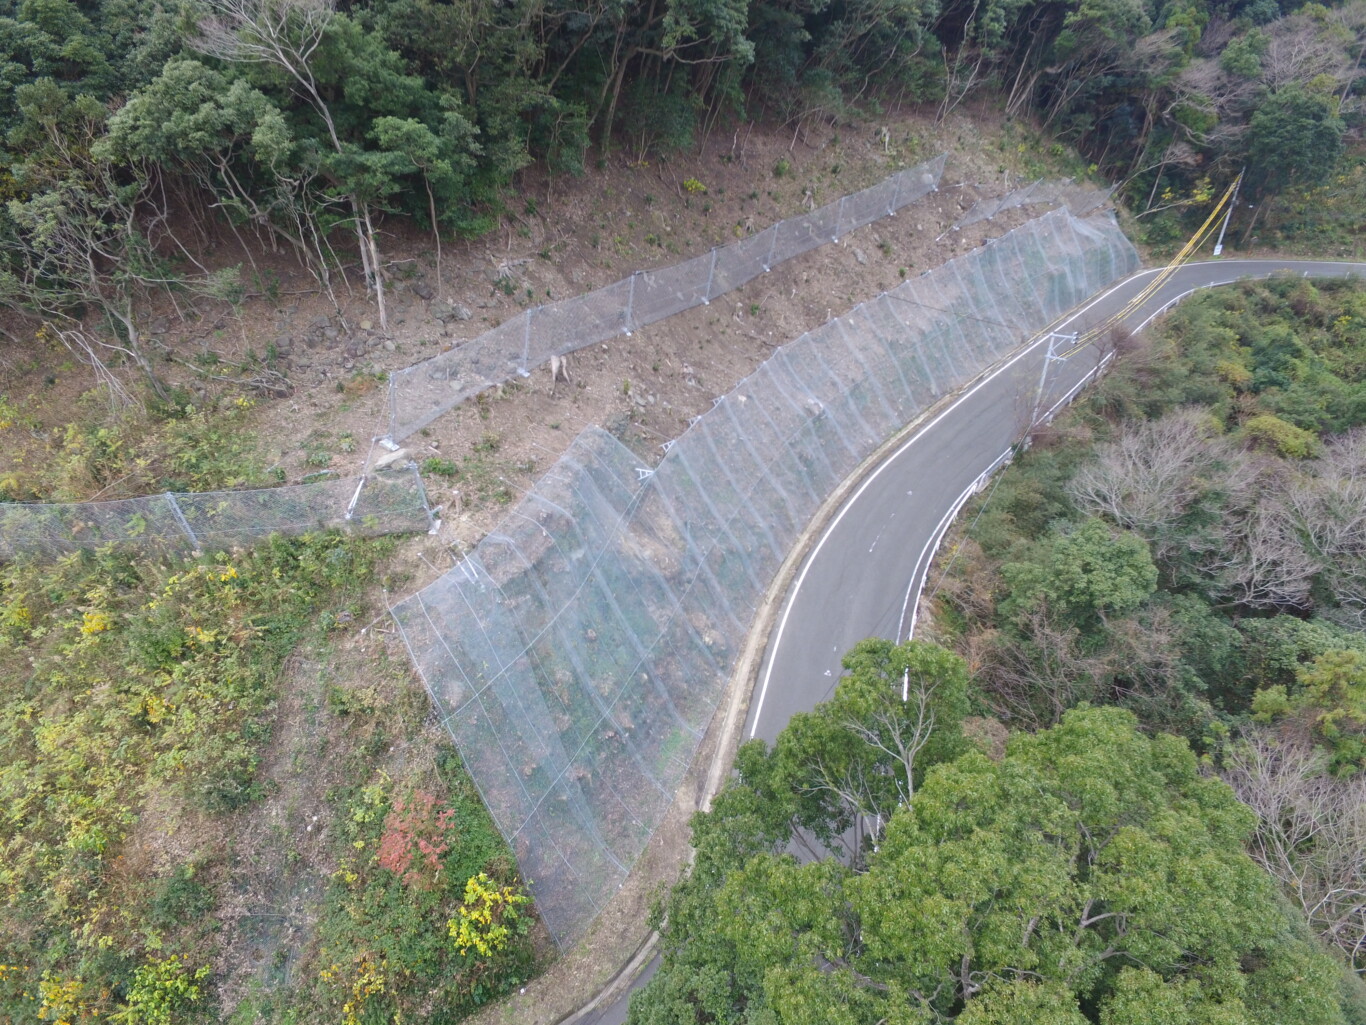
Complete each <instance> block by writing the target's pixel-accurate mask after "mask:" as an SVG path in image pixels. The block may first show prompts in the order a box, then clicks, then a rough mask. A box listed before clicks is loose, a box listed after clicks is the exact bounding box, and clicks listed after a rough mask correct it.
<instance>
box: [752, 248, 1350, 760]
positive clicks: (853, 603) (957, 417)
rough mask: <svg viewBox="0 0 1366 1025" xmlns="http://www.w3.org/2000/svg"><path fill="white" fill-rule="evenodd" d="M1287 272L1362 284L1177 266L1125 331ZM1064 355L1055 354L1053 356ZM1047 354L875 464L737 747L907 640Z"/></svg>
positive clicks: (814, 556)
mask: <svg viewBox="0 0 1366 1025" xmlns="http://www.w3.org/2000/svg"><path fill="white" fill-rule="evenodd" d="M1284 270H1289V271H1293V272H1295V273H1304V274H1306V275H1312V276H1320V277H1327V276H1344V275H1347V274H1358V275H1362V276H1366V264H1362V263H1326V262H1318V261H1309V260H1218V261H1210V262H1203V263H1189V264H1186V265H1185V266H1184V267H1182V268H1180V269H1179V270H1178V271H1177V272H1176V273H1175V274H1174V275H1172V277H1171V278H1170V279H1168V280H1167V282H1166V283H1165V284H1164V285H1163V286H1162V287H1161V288H1160V289H1159V290H1158V291H1157V292H1156V293H1154V294H1153V295H1152V296H1151V297H1150V298H1149V299H1148V300H1147V301H1146V302H1145V303H1144V304H1143V305H1142V306H1140V307H1139V308H1138V309H1137V310H1135V311H1133V313H1131V314H1130V315H1129V317H1128V318H1127V320H1126V323H1127V325H1128V326H1129V327H1130V328H1132V329H1134V330H1137V329H1138V328H1141V327H1143V326H1144V325H1146V324H1147V323H1148V322H1149V321H1150V320H1152V319H1153V318H1154V317H1155V316H1157V315H1158V314H1159V313H1161V312H1162V311H1163V310H1164V309H1166V308H1167V307H1169V306H1171V305H1172V304H1174V303H1175V302H1177V301H1178V300H1179V299H1181V298H1184V297H1185V296H1187V295H1189V294H1190V293H1191V292H1193V291H1195V290H1196V289H1199V288H1206V287H1211V286H1214V285H1221V284H1229V283H1230V282H1234V281H1237V280H1239V279H1241V278H1249V277H1266V276H1268V275H1270V274H1272V273H1274V272H1276V271H1284ZM1158 273H1159V272H1158V270H1148V271H1140V272H1139V273H1137V274H1135V275H1134V276H1133V277H1130V278H1126V279H1125V280H1124V281H1122V282H1120V283H1119V284H1118V285H1115V286H1113V287H1111V288H1110V289H1109V290H1108V291H1105V292H1102V293H1101V294H1100V295H1098V296H1096V297H1094V298H1093V299H1091V300H1090V301H1089V302H1088V303H1086V304H1085V305H1084V306H1082V307H1081V308H1080V309H1079V310H1077V311H1076V312H1075V313H1074V314H1073V315H1072V316H1071V317H1069V318H1068V319H1067V320H1066V321H1064V322H1063V323H1062V324H1060V325H1058V326H1057V327H1056V328H1055V330H1056V332H1057V333H1059V334H1071V333H1073V332H1084V331H1086V330H1087V329H1089V328H1091V327H1094V326H1095V325H1097V324H1100V323H1103V322H1104V321H1105V320H1107V319H1108V318H1109V317H1111V316H1113V315H1114V314H1115V313H1117V312H1119V311H1120V310H1122V309H1123V308H1124V307H1125V306H1127V305H1128V303H1129V302H1130V301H1131V300H1132V299H1133V298H1134V296H1136V295H1138V294H1139V293H1140V292H1142V291H1143V289H1144V287H1145V286H1146V285H1148V284H1149V283H1150V282H1151V281H1152V279H1153V277H1154V276H1155V275H1156V274H1158ZM1061 348H1063V346H1059V349H1061ZM1047 351H1048V346H1047V343H1046V341H1043V340H1040V341H1039V342H1036V343H1035V344H1034V345H1032V346H1030V347H1029V348H1027V349H1025V350H1022V351H1021V352H1020V353H1018V354H1016V355H1015V356H1014V357H1013V358H1011V359H1010V360H1009V361H1008V362H1007V363H1006V364H1005V365H1004V366H1003V367H1001V368H1000V369H999V370H998V371H997V372H996V373H995V374H994V375H993V376H991V377H989V378H986V379H984V380H982V381H979V382H978V383H977V384H976V385H975V386H973V387H972V388H971V389H969V390H968V391H967V392H965V393H964V394H963V395H961V396H959V397H958V399H957V400H955V401H954V402H953V403H952V404H951V405H950V406H949V407H948V408H946V409H945V410H944V411H943V412H941V413H940V414H939V415H938V416H937V417H935V418H934V420H932V421H931V422H930V423H929V424H927V425H926V426H925V428H923V429H922V430H920V431H918V432H917V433H916V434H915V435H914V436H913V437H911V438H910V439H908V440H907V441H906V442H905V443H904V444H903V445H901V446H900V448H898V449H897V450H896V451H895V452H893V454H892V455H891V456H889V457H888V458H887V459H886V460H885V461H884V462H883V463H882V464H881V465H879V466H878V467H877V468H876V469H875V470H874V471H873V472H872V473H871V474H870V475H869V476H868V478H867V479H866V480H865V481H864V482H863V484H862V485H861V486H860V487H859V488H858V489H857V490H856V491H855V492H854V494H853V495H851V496H850V498H849V500H848V501H847V502H846V503H845V504H844V506H843V507H842V508H841V509H840V510H839V511H838V512H837V513H836V514H835V516H834V517H833V518H832V520H831V522H830V524H829V525H828V526H827V527H826V528H825V531H824V533H823V534H822V535H821V537H820V539H819V540H818V541H817V543H816V545H815V547H814V548H813V549H812V551H811V554H810V555H809V556H808V557H807V559H806V562H805V563H804V564H803V566H802V567H801V569H800V570H799V571H798V575H797V578H796V580H795V582H794V584H793V587H792V590H791V591H790V592H789V593H788V595H787V597H786V600H785V603H784V607H783V610H782V612H781V613H780V614H779V619H778V625H777V627H776V629H775V630H774V633H773V636H772V638H771V639H770V640H769V646H768V651H767V653H766V654H765V657H764V663H763V666H762V668H761V670H760V674H759V682H758V686H757V687H756V689H755V692H754V695H753V697H752V698H751V701H750V711H749V719H748V721H747V722H746V724H745V737H746V738H749V737H762V738H764V739H765V740H769V741H771V740H773V738H774V737H776V736H777V735H778V733H779V731H781V730H782V728H783V726H784V725H786V723H787V721H788V719H790V718H791V717H792V715H793V714H794V713H796V712H800V711H804V710H806V709H809V708H811V707H812V706H813V705H815V704H817V703H818V702H820V701H823V700H825V699H826V698H828V697H829V696H830V694H831V692H832V691H833V689H834V685H835V681H836V680H837V679H838V678H839V674H840V659H841V658H842V657H843V655H844V652H846V651H847V650H848V649H849V648H850V647H852V646H853V645H854V644H855V643H857V642H858V641H860V640H862V639H863V638H865V637H886V638H890V639H893V640H898V641H900V640H905V639H906V638H907V637H909V636H910V634H911V632H912V631H913V630H914V626H915V624H914V613H915V606H916V603H917V601H916V600H917V598H918V596H919V594H920V590H921V588H922V587H923V586H925V573H926V571H927V569H928V567H929V563H930V562H931V561H932V560H933V555H934V549H935V547H936V546H937V544H938V542H939V539H940V538H941V537H942V535H943V533H944V531H945V530H946V529H947V527H948V525H949V523H951V522H952V519H953V515H954V514H955V513H956V512H957V510H958V508H959V507H960V506H961V505H962V503H963V502H964V501H965V500H966V499H967V498H968V497H969V496H970V495H971V493H972V491H973V490H974V486H975V485H978V484H980V483H981V482H983V481H984V480H985V474H986V472H987V471H989V470H990V469H992V468H994V467H995V466H996V465H999V462H1000V461H1002V460H1003V459H1004V458H1005V457H1006V456H1007V455H1008V454H1009V452H1010V449H1011V446H1012V445H1013V444H1014V443H1015V442H1016V441H1018V440H1019V438H1020V437H1021V435H1022V433H1023V431H1024V428H1025V426H1026V425H1027V424H1028V423H1029V421H1030V419H1031V414H1032V413H1033V411H1034V406H1035V402H1036V397H1037V396H1038V395H1039V382H1040V378H1041V371H1042V368H1043V363H1044V356H1045V354H1046V352H1047ZM1097 360H1098V353H1097V352H1096V351H1095V350H1094V349H1089V350H1083V351H1082V352H1080V353H1078V354H1077V355H1075V356H1073V357H1072V358H1070V359H1068V360H1066V361H1058V360H1054V361H1052V362H1051V363H1050V365H1049V369H1048V374H1047V383H1046V385H1045V388H1044V396H1043V401H1042V402H1041V403H1040V406H1041V408H1044V409H1047V408H1050V407H1052V406H1054V405H1056V404H1060V402H1061V401H1062V400H1064V398H1065V397H1066V396H1067V394H1068V393H1069V392H1070V391H1071V390H1072V389H1075V388H1077V387H1078V386H1080V385H1082V384H1084V383H1085V379H1086V378H1087V377H1089V375H1090V374H1091V373H1092V372H1094V370H1095V368H1096V363H1097Z"/></svg>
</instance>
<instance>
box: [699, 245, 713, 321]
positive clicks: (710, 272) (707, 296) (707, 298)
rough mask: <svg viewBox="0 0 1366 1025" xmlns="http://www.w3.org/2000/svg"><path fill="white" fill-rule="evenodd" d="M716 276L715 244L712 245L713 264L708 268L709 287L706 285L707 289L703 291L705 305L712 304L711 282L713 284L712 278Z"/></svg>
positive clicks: (703, 303)
mask: <svg viewBox="0 0 1366 1025" xmlns="http://www.w3.org/2000/svg"><path fill="white" fill-rule="evenodd" d="M715 276H716V247H715V246H712V247H711V266H710V267H708V268H707V287H706V289H705V290H704V291H703V292H702V305H703V306H710V305H711V284H712V279H713V278H715Z"/></svg>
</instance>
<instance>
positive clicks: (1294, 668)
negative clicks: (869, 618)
mask: <svg viewBox="0 0 1366 1025" xmlns="http://www.w3.org/2000/svg"><path fill="white" fill-rule="evenodd" d="M1364 299H1366V291H1363V289H1362V288H1361V286H1360V285H1359V284H1355V283H1346V282H1324V283H1319V284H1315V283H1312V282H1310V281H1307V280H1304V279H1300V278H1284V279H1273V280H1272V281H1270V282H1266V283H1261V284H1247V285H1243V286H1239V287H1238V288H1235V289H1226V290H1220V291H1217V292H1212V293H1210V294H1207V295H1204V296H1200V297H1198V298H1196V299H1192V300H1190V301H1188V302H1187V303H1186V304H1185V305H1183V306H1182V307H1180V308H1179V309H1178V310H1177V311H1176V312H1175V313H1174V314H1172V315H1171V317H1170V318H1169V320H1168V321H1167V322H1166V324H1165V326H1164V329H1163V331H1162V332H1161V335H1160V337H1157V338H1152V339H1135V338H1131V337H1119V338H1117V339H1116V340H1115V341H1116V344H1117V349H1118V352H1119V361H1118V363H1117V369H1115V370H1114V371H1113V372H1112V373H1111V374H1110V375H1109V376H1108V377H1106V378H1105V379H1104V380H1103V382H1102V383H1101V384H1100V385H1099V386H1098V387H1097V388H1096V389H1095V390H1094V391H1093V392H1092V393H1091V394H1089V395H1088V396H1087V397H1086V398H1085V399H1084V400H1083V401H1082V402H1081V403H1080V404H1079V405H1078V407H1077V408H1075V409H1074V410H1072V411H1070V412H1069V413H1068V414H1067V415H1066V416H1065V417H1064V418H1063V419H1062V420H1060V421H1059V422H1058V423H1057V424H1056V425H1053V426H1051V427H1047V428H1042V429H1040V430H1038V431H1036V432H1035V434H1034V436H1033V437H1032V439H1031V440H1032V442H1033V444H1032V446H1031V447H1030V448H1029V450H1028V451H1027V452H1025V453H1024V454H1023V455H1022V456H1021V458H1019V459H1018V460H1017V461H1016V464H1015V465H1013V466H1012V467H1011V468H1009V469H1008V470H1006V471H1005V472H1003V473H1002V474H1001V475H1000V477H999V478H998V479H997V481H996V482H995V484H994V485H993V486H992V488H990V489H989V490H988V491H987V492H986V493H985V494H984V495H983V496H981V497H980V498H978V499H977V500H975V502H974V503H972V504H970V505H969V506H968V507H967V508H966V509H965V511H964V513H963V515H962V517H961V526H960V528H959V530H958V536H956V537H953V538H951V539H950V542H949V544H948V545H946V555H945V557H944V559H943V563H944V565H943V567H942V569H941V570H938V571H936V576H939V577H940V578H941V579H942V580H943V584H942V585H941V587H940V588H939V589H938V590H937V591H936V593H935V594H934V595H932V597H931V601H932V602H933V604H934V615H933V616H932V618H931V626H930V629H931V630H932V631H933V632H934V633H935V635H936V636H938V638H939V640H940V641H941V642H943V643H944V644H946V645H949V646H950V647H951V648H953V649H956V651H950V650H947V649H946V648H942V647H938V646H936V645H934V644H931V643H928V642H924V641H913V642H907V643H906V644H905V645H902V646H900V647H895V646H893V645H892V644H891V642H887V641H867V642H864V643H863V644H862V645H860V646H859V647H858V648H856V649H855V650H854V651H853V652H851V653H850V654H849V655H848V656H846V658H845V669H846V673H845V676H844V677H843V678H842V679H841V680H840V682H839V684H838V687H837V688H836V691H835V696H834V698H833V699H832V700H831V701H829V702H827V703H825V704H823V705H820V706H818V707H817V708H816V709H815V710H814V711H813V712H811V713H805V714H800V715H798V716H796V717H794V719H793V720H792V722H791V723H790V724H789V725H788V726H787V728H786V729H785V730H784V731H783V732H782V734H780V736H779V737H778V740H777V742H776V744H775V745H774V746H773V747H772V748H771V749H770V748H768V747H766V746H765V745H764V743H763V742H762V741H754V742H751V743H749V744H747V745H745V746H744V747H742V748H741V750H740V754H739V758H738V760H737V773H736V776H735V778H734V779H733V780H732V782H731V783H730V784H729V785H728V787H727V788H726V789H725V790H724V791H723V792H722V794H721V795H720V796H719V797H718V798H717V800H716V801H715V802H714V806H713V808H712V810H711V811H710V812H708V813H706V814H703V815H699V816H698V817H697V819H696V820H695V822H694V828H693V838H694V843H695V845H696V847H697V861H696V864H695V866H694V868H693V870H692V872H691V874H690V876H689V877H688V879H686V880H685V881H684V882H683V883H681V884H680V885H679V886H678V887H677V888H676V889H675V890H674V891H673V893H672V894H671V895H670V896H669V897H668V899H667V900H666V901H665V902H664V903H663V904H662V905H661V907H660V917H661V924H662V925H663V927H664V951H665V953H664V967H663V968H662V969H661V971H660V973H659V975H658V976H657V977H656V979H655V980H654V981H653V982H652V983H651V984H650V985H649V986H648V987H647V988H646V989H644V990H643V991H642V993H641V994H640V995H638V996H637V997H636V998H635V1000H634V1002H633V1005H632V1020H633V1021H635V1022H639V1023H649V1025H665V1023H670V1025H682V1023H689V1025H692V1023H701V1022H747V1023H748V1022H773V1023H777V1022H785V1023H796V1022H816V1021H839V1022H850V1023H854V1022H870V1023H871V1022H876V1021H902V1022H925V1023H931V1022H936V1023H938V1022H947V1021H956V1022H960V1023H964V1025H966V1023H972V1025H985V1023H1000V1025H1005V1023H1011V1025H1014V1023H1019V1025H1024V1023H1027V1022H1028V1023H1036V1022H1049V1023H1059V1025H1062V1023H1076V1025H1082V1023H1084V1022H1097V1023H1101V1025H1119V1023H1130V1022H1133V1023H1138V1022H1145V1021H1161V1022H1172V1023H1190V1025H1196V1023H1206V1022H1210V1023H1212V1022H1228V1023H1232V1022H1238V1023H1249V1025H1253V1023H1266V1025H1272V1023H1279V1022H1287V1021H1295V1022H1297V1023H1309V1022H1315V1023H1318V1022H1322V1023H1325V1025H1327V1023H1341V1022H1361V1021H1366V988H1363V987H1362V984H1361V980H1360V979H1359V977H1358V976H1359V975H1360V973H1361V972H1362V971H1363V970H1366V917H1363V910H1362V909H1363V897H1366V833H1364V832H1363V809H1366V635H1363V633H1362V630H1361V628H1362V625H1363V615H1364V614H1366V588H1364V587H1363V582H1366V532H1364V531H1363V529H1362V526H1363V517H1366V494H1364V493H1363V490H1362V488H1363V483H1364V482H1366V431H1364V430H1363V428H1366V361H1363V356H1364V355H1366V317H1363V315H1362V305H1361V304H1362V302H1363V300H1364ZM1334 948H1335V949H1334Z"/></svg>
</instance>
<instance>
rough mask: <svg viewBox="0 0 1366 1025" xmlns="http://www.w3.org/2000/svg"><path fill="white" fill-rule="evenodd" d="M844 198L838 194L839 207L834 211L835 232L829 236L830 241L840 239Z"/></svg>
mask: <svg viewBox="0 0 1366 1025" xmlns="http://www.w3.org/2000/svg"><path fill="white" fill-rule="evenodd" d="M845 198H846V197H844V196H840V205H839V209H838V210H836V211H835V234H834V235H832V236H831V238H830V241H831V242H838V241H839V240H840V224H842V223H843V221H844V200H845Z"/></svg>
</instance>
